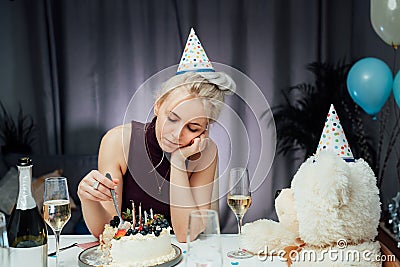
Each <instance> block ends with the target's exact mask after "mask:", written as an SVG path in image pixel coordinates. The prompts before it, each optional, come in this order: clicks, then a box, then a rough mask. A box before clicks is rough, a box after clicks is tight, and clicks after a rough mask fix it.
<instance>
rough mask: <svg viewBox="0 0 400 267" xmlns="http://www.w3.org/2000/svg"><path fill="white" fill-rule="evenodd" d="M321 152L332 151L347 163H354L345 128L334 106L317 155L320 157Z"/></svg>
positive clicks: (331, 108)
mask: <svg viewBox="0 0 400 267" xmlns="http://www.w3.org/2000/svg"><path fill="white" fill-rule="evenodd" d="M321 150H331V151H334V152H335V153H336V154H337V155H338V156H340V157H341V158H343V159H344V160H345V161H347V162H352V161H354V157H353V153H351V149H350V146H349V144H348V143H347V139H346V135H345V134H344V131H343V127H342V125H341V124H340V120H339V117H338V115H337V113H336V110H335V107H334V106H333V105H331V107H330V109H329V113H328V116H327V117H326V121H325V126H324V130H323V131H322V134H321V138H320V140H319V144H318V148H317V152H316V153H315V155H316V156H318V153H319V152H320V151H321Z"/></svg>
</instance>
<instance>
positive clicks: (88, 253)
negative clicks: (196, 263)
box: [78, 244, 182, 267]
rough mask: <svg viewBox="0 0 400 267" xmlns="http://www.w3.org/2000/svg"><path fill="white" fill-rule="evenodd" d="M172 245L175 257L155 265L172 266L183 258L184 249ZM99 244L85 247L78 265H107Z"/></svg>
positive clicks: (83, 266) (160, 266) (81, 266)
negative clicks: (102, 257) (99, 249)
mask: <svg viewBox="0 0 400 267" xmlns="http://www.w3.org/2000/svg"><path fill="white" fill-rule="evenodd" d="M171 245H172V247H173V248H174V249H175V257H174V258H173V259H171V260H170V261H167V262H164V263H161V264H157V265H153V266H155V267H172V266H175V265H177V264H178V263H179V262H180V261H181V260H182V250H181V249H180V248H179V247H178V246H176V245H174V244H171ZM97 248H98V246H95V247H91V248H88V249H85V250H84V251H82V252H81V253H79V256H78V265H79V267H97V266H104V267H105V266H107V263H105V262H103V260H102V259H101V256H102V253H101V252H100V251H98V249H97Z"/></svg>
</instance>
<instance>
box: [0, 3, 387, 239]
mask: <svg viewBox="0 0 400 267" xmlns="http://www.w3.org/2000/svg"><path fill="white" fill-rule="evenodd" d="M191 27H194V28H195V30H196V32H197V34H198V36H199V38H200V40H201V42H202V44H203V45H204V47H205V50H206V52H207V54H208V56H209V58H210V60H211V61H214V62H219V63H223V64H226V65H229V66H232V67H234V68H236V69H238V70H240V71H242V72H244V73H245V74H246V75H248V76H249V77H250V78H251V79H252V80H253V81H254V82H255V83H256V84H257V85H258V86H259V88H260V89H261V90H262V92H263V94H264V95H265V97H266V99H267V100H268V102H269V104H270V105H271V106H274V105H277V104H279V103H281V102H282V100H283V99H282V95H281V93H280V91H281V90H282V89H284V88H287V87H289V86H291V85H294V84H297V83H300V82H307V81H310V79H311V76H310V74H309V73H308V72H307V71H306V70H305V66H306V64H307V63H310V62H312V61H331V62H337V61H338V60H340V59H343V58H346V59H347V60H348V61H351V60H354V59H356V58H360V57H365V56H376V57H380V58H382V59H384V60H386V62H391V61H390V60H391V59H392V54H391V53H392V51H391V49H390V48H388V46H387V45H386V44H384V43H383V42H382V41H381V40H380V39H379V38H378V37H377V36H376V35H375V33H374V32H373V29H372V27H371V25H370V21H369V1H367V0H352V1H349V0H339V1H337V0H335V1H333V0H332V1H328V0H268V1H263V0H249V1H244V0H219V1H215V0H202V1H200V0H199V1H188V0H146V1H144V0H141V1H139V0H129V1H128V0H126V1H121V0H117V1H105V0H104V1H99V0H91V1H90V0H84V1H82V0H68V1H67V0H37V1H28V0H25V1H24V0H14V1H7V0H3V1H1V2H0V40H1V41H0V62H1V66H0V99H1V101H2V102H3V103H4V104H5V105H6V106H7V107H8V108H9V109H11V110H14V111H15V110H17V104H18V103H21V104H22V106H23V108H24V111H25V112H27V113H30V114H32V115H33V116H34V119H35V122H36V124H37V130H38V133H39V134H38V138H37V142H36V146H35V152H36V153H41V154H96V153H97V150H98V146H99V142H100V140H101V137H102V135H103V134H104V133H105V131H106V130H107V129H110V128H112V127H114V126H116V125H119V124H121V123H122V122H123V115H124V112H125V109H126V107H127V105H128V103H129V100H130V98H131V96H132V95H133V94H134V93H135V91H136V90H137V88H138V87H139V86H140V85H141V84H142V83H143V82H144V81H145V80H146V79H148V78H149V77H150V76H152V75H153V74H155V73H157V72H159V71H160V70H162V69H164V68H167V67H169V66H171V65H174V64H177V63H179V60H180V57H181V53H182V50H183V46H184V43H185V41H186V38H187V35H188V32H189V30H190V28H191ZM250 130H251V129H250ZM298 164H299V162H297V161H296V159H295V155H290V156H287V157H282V156H277V157H276V159H275V162H274V165H273V168H272V171H271V172H270V173H269V176H268V178H267V179H266V180H265V182H264V184H263V185H262V186H261V187H260V188H259V189H257V191H255V192H254V193H253V198H254V202H253V206H252V208H250V210H249V212H248V213H247V215H246V217H245V221H253V220H256V219H259V218H275V213H274V207H273V200H274V193H275V190H276V189H278V188H282V187H286V186H289V185H290V181H291V177H292V175H293V174H294V172H295V168H294V166H298ZM220 186H221V185H220ZM225 201H226V200H225V199H224V198H223V199H221V201H220V207H221V208H220V211H221V225H222V231H224V232H235V231H236V223H235V219H234V216H233V213H232V212H230V211H229V210H228V208H227V207H226V204H225Z"/></svg>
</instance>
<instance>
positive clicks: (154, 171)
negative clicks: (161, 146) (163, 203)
mask: <svg viewBox="0 0 400 267" xmlns="http://www.w3.org/2000/svg"><path fill="white" fill-rule="evenodd" d="M147 130H148V127H146V128H145V132H144V142H145V144H146V152H147V154H148V155H149V157H150V162H151V165H152V166H153V158H152V157H151V152H150V149H149V145H148V143H147V138H146V136H147ZM162 153H163V154H162V158H161V160H160V162H159V163H158V164H157V165H156V166H154V167H153V168H152V170H151V171H149V173H150V172H153V174H154V179H155V180H156V182H157V187H158V194H159V195H161V194H162V187H163V186H164V183H165V180H166V179H165V177H167V176H168V173H169V169H168V171H167V173H166V174H165V177H163V178H162V180H163V181H162V183H161V185H160V183H159V181H158V178H157V168H158V167H159V166H160V165H161V163H162V162H163V160H164V157H165V153H164V151H162Z"/></svg>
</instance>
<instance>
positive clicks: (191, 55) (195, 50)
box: [176, 28, 215, 74]
mask: <svg viewBox="0 0 400 267" xmlns="http://www.w3.org/2000/svg"><path fill="white" fill-rule="evenodd" d="M189 71H194V72H210V71H212V72H213V71H215V70H214V68H213V66H212V65H211V62H210V60H209V59H208V57H207V54H206V52H205V51H204V49H203V46H202V45H201V43H200V41H199V38H198V37H197V35H196V33H195V32H194V30H193V28H191V29H190V33H189V37H188V39H187V41H186V46H185V49H184V50H183V54H182V58H181V62H180V63H179V67H178V70H177V72H176V74H182V73H185V72H189Z"/></svg>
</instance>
